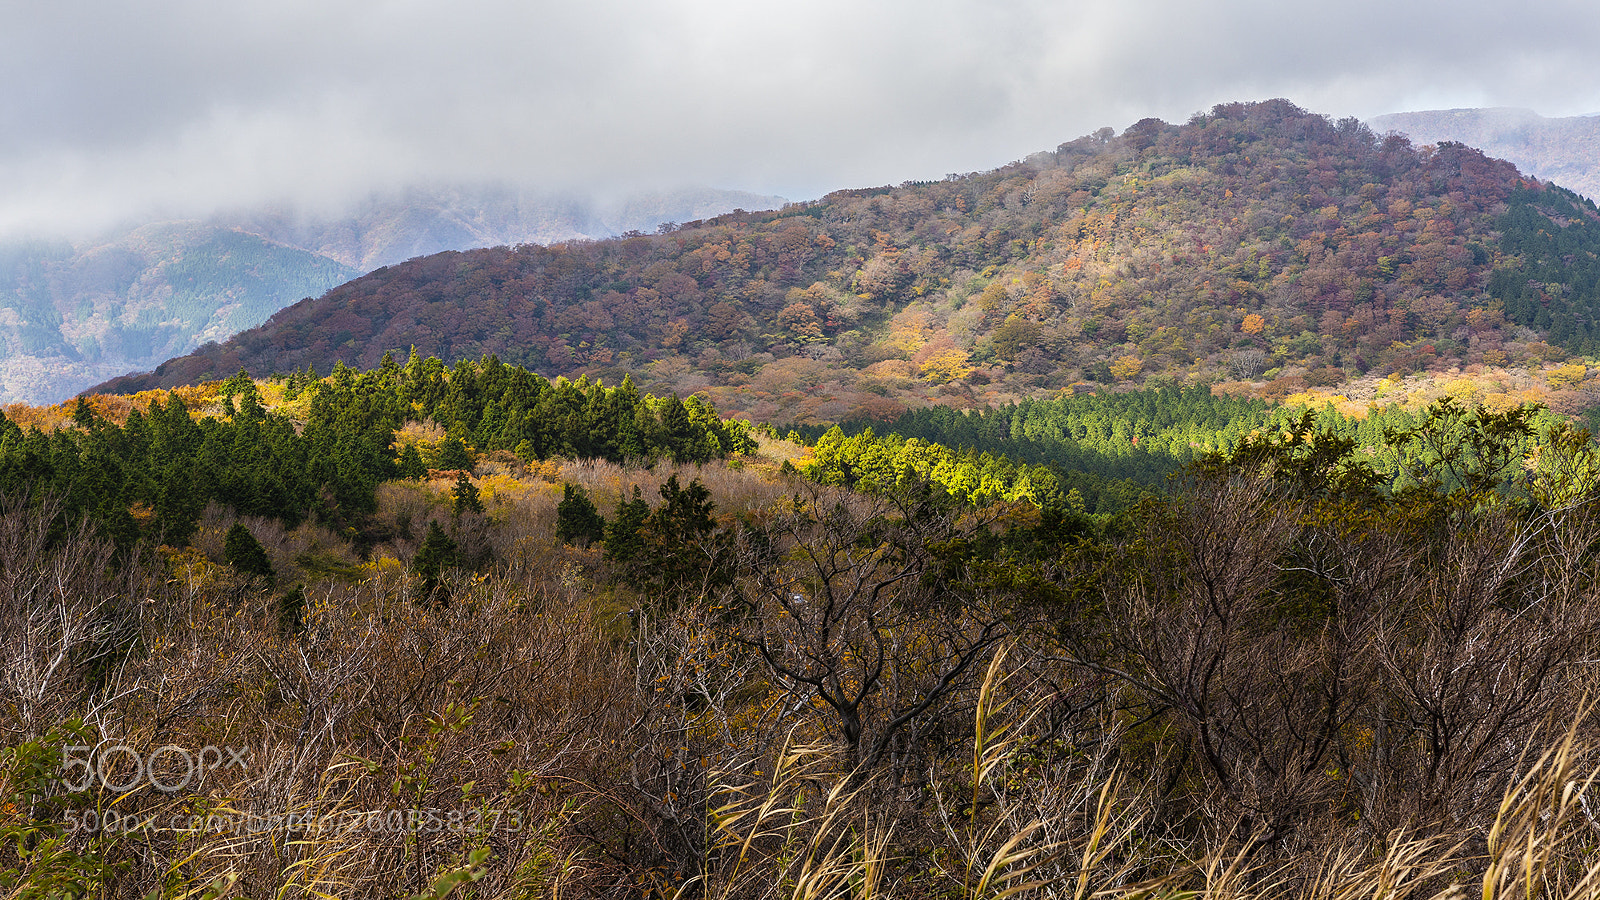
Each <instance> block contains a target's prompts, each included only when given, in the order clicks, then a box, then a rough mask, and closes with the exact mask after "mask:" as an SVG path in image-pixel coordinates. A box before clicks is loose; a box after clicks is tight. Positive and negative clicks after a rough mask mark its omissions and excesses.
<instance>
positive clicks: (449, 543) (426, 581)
mask: <svg viewBox="0 0 1600 900" xmlns="http://www.w3.org/2000/svg"><path fill="white" fill-rule="evenodd" d="M460 566H461V547H460V546H459V545H458V544H456V542H455V541H454V540H453V539H451V537H450V535H448V534H445V532H444V529H443V528H440V527H439V523H438V522H429V523H428V535H427V537H424V538H423V539H422V546H420V547H418V548H417V555H416V556H413V557H412V558H411V570H412V571H413V572H415V573H417V576H418V577H419V578H421V579H422V596H423V598H424V599H427V600H435V599H438V600H440V601H441V602H443V601H444V600H445V599H446V598H443V597H439V596H437V595H438V594H439V591H440V585H439V578H440V576H442V575H444V573H445V572H447V571H449V570H450V569H455V568H460Z"/></svg>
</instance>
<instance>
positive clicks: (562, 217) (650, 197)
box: [0, 185, 782, 403]
mask: <svg viewBox="0 0 1600 900" xmlns="http://www.w3.org/2000/svg"><path fill="white" fill-rule="evenodd" d="M781 200H782V198H777V197H767V196H764V195H759V194H751V193H748V192H742V191H722V190H712V189H699V188H685V189H680V190H675V191H658V192H654V193H647V194H638V195H632V196H625V197H621V198H616V199H611V200H593V199H587V198H584V197H581V196H577V195H572V196H564V197H562V196H555V195H550V194H541V193H538V192H534V191H528V190H518V189H514V188H510V187H507V186H504V185H477V186H460V185H458V186H453V187H413V188H410V189H406V190H402V191H397V192H392V193H388V194H374V195H372V196H370V197H368V198H367V199H366V200H364V201H362V203H361V204H359V205H358V206H356V207H354V208H353V209H350V210H347V211H342V212H341V211H335V212H315V211H309V210H303V209H292V208H281V207H280V208H260V209H253V210H242V211H233V212H230V213H222V214H217V215H214V216H211V217H209V218H204V219H186V220H171V221H158V222H147V223H143V224H139V225H135V226H130V227H126V228H122V229H118V230H114V231H112V232H109V233H106V234H102V235H100V236H97V237H93V238H82V239H77V240H66V239H61V238H55V239H43V238H40V239H25V238H13V239H11V240H9V241H4V242H0V402H15V401H24V402H30V403H41V402H54V401H57V400H61V399H65V398H66V397H68V396H71V395H72V394H74V393H77V392H78V391H80V390H82V389H84V388H86V387H88V386H89V385H91V384H93V383H95V382H97V381H101V380H104V379H106V378H109V377H112V376H114V375H117V374H120V373H124V372H127V371H129V370H130V369H139V368H148V367H151V366H154V365H156V364H158V363H159V362H160V361H162V360H165V359H168V358H170V357H173V356H176V355H179V354H182V353H186V352H188V351H190V350H192V349H194V348H195V347H196V346H199V345H200V344H202V343H204V342H206V341H213V340H222V339H225V338H227V337H228V336H230V335H232V334H234V333H236V332H238V331H240V330H242V329H245V328H248V327H251V326H254V325H258V324H260V323H261V322H262V321H264V320H265V319H266V318H267V317H268V316H269V315H271V314H272V313H273V312H275V311H277V310H278V309H281V308H283V307H284V306H286V305H288V304H289V303H292V302H294V301H296V300H299V299H301V298H305V297H314V296H320V295H321V294H323V293H324V292H326V291H327V290H328V289H329V288H332V287H334V286H336V285H338V284H341V283H344V282H346V281H348V280H350V279H352V278H355V277H357V276H358V275H360V274H361V273H363V272H366V271H370V270H372V269H374V268H378V267H380V266H383V265H388V264H391V263H396V262H401V261H403V260H405V259H409V258H412V257H417V256H425V255H428V254H431V253H435V252H439V251H441V250H445V249H467V248H470V247H479V246H494V245H497V244H517V243H527V242H536V243H537V242H549V241H556V240H568V239H591V238H595V237H599V236H604V235H606V234H613V233H618V234H620V233H623V232H626V231H629V230H633V229H638V228H648V229H651V230H654V229H655V227H656V225H657V224H658V223H659V222H662V221H670V220H673V219H683V218H698V217H701V216H704V215H708V214H712V213H716V212H722V211H724V210H727V209H732V208H734V207H737V206H747V207H758V206H760V205H763V204H766V205H774V204H775V203H777V202H781Z"/></svg>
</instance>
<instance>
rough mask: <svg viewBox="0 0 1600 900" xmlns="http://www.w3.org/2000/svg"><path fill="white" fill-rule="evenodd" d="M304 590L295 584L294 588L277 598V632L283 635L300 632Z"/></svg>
mask: <svg viewBox="0 0 1600 900" xmlns="http://www.w3.org/2000/svg"><path fill="white" fill-rule="evenodd" d="M305 608H306V590H305V588H304V587H302V586H301V585H298V584H297V585H295V586H294V590H292V591H290V592H289V593H287V594H284V595H283V596H282V597H279V598H278V633H279V634H281V635H283V636H284V637H291V636H293V635H297V634H302V633H304V632H305V630H306V622H305Z"/></svg>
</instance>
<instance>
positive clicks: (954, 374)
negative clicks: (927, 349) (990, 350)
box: [918, 347, 972, 384]
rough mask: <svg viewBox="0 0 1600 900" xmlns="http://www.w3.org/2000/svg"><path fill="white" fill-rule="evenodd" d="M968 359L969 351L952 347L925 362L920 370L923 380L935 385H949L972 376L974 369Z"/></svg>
mask: <svg viewBox="0 0 1600 900" xmlns="http://www.w3.org/2000/svg"><path fill="white" fill-rule="evenodd" d="M967 359H968V356H967V351H965V350H961V349H958V348H955V347H951V348H950V349H948V350H940V351H939V352H937V353H935V354H933V355H932V356H929V357H928V358H927V359H925V360H923V361H922V365H921V366H919V367H918V370H919V371H920V372H921V373H922V377H923V378H926V379H927V380H928V381H931V382H933V383H934V384H948V383H950V382H952V381H960V380H961V379H963V378H966V377H967V376H968V375H971V374H972V367H971V366H969V365H967Z"/></svg>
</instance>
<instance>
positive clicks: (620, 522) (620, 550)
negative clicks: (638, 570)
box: [605, 485, 650, 566]
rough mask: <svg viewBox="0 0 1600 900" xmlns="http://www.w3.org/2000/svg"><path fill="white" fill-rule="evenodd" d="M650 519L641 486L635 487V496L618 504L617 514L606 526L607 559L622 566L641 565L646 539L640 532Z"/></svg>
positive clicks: (648, 507) (648, 505)
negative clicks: (640, 489)
mask: <svg viewBox="0 0 1600 900" xmlns="http://www.w3.org/2000/svg"><path fill="white" fill-rule="evenodd" d="M648 518H650V504H648V503H646V502H645V501H644V497H643V495H642V494H641V493H640V491H639V486H638V485H634V486H633V496H632V497H628V498H624V499H622V500H619V501H618V502H617V512H616V514H615V515H613V516H612V517H611V520H610V521H608V522H606V524H605V540H606V553H605V558H606V559H607V560H608V561H610V562H613V563H618V564H620V565H622V566H633V565H636V564H638V563H639V561H640V560H641V558H642V557H643V555H644V538H643V536H642V535H641V534H640V531H641V530H642V529H643V528H644V523H645V520H646V519H648Z"/></svg>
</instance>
